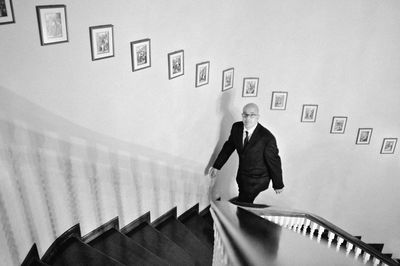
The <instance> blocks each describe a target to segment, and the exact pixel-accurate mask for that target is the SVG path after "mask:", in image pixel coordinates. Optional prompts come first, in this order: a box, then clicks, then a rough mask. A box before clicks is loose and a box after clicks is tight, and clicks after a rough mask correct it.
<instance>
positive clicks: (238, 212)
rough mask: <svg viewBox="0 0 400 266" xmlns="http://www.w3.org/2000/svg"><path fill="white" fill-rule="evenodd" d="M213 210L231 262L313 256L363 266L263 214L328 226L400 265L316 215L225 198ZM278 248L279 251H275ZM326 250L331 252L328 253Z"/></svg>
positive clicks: (256, 262) (282, 261) (254, 262)
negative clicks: (252, 204) (295, 218)
mask: <svg viewBox="0 0 400 266" xmlns="http://www.w3.org/2000/svg"><path fill="white" fill-rule="evenodd" d="M211 209H212V215H213V219H214V221H215V229H216V230H217V231H218V234H219V235H220V236H219V237H220V240H221V241H222V242H224V243H223V246H224V251H225V252H226V254H227V255H228V260H229V262H230V264H231V265H265V264H266V263H268V264H271V265H286V263H288V261H290V260H291V259H295V258H296V260H297V262H300V261H301V260H303V262H304V263H306V262H307V260H308V259H310V260H314V261H315V260H317V261H318V262H319V263H322V264H324V265H328V264H329V263H328V257H327V256H330V260H332V262H331V263H334V264H336V265H342V264H341V263H344V265H362V261H361V260H353V259H350V258H348V257H346V256H344V255H343V254H338V253H336V252H332V250H329V249H326V247H325V246H322V245H320V244H318V245H317V246H316V245H315V244H316V243H317V242H316V241H309V240H308V239H306V238H304V237H302V236H300V235H299V234H293V232H292V231H290V230H285V229H284V230H282V227H281V226H279V225H277V224H274V223H271V222H269V221H268V220H266V219H263V218H261V217H263V216H287V217H300V218H305V219H309V220H310V221H312V222H314V223H316V224H318V225H320V226H322V227H324V228H326V229H327V230H329V232H332V233H334V234H336V235H337V236H340V237H341V238H343V239H344V240H346V241H347V242H350V243H352V244H353V245H354V246H356V247H359V248H361V249H362V250H363V251H364V252H367V253H368V254H370V255H371V256H372V257H374V258H378V259H379V260H380V262H381V263H384V264H386V265H398V263H397V262H395V261H394V260H392V259H389V258H386V257H385V256H383V255H382V254H381V253H380V252H378V251H376V250H375V249H373V248H372V247H370V246H369V245H367V244H365V243H364V242H362V241H361V240H359V239H358V238H356V237H354V236H352V235H350V234H349V233H347V232H345V231H344V230H342V229H340V228H339V227H337V226H335V225H334V224H332V223H330V222H329V221H327V220H325V219H323V218H321V217H319V216H317V215H314V214H310V213H305V212H300V211H293V210H286V209H279V208H273V207H259V206H258V207H254V208H253V207H250V206H249V205H246V206H236V205H233V204H231V203H229V202H226V201H214V200H212V201H211ZM250 213H251V215H253V216H252V217H251V216H250ZM247 220H249V221H247ZM257 230H259V233H257ZM279 230H282V231H279ZM289 239H290V240H289ZM283 241H285V242H290V243H285V242H283ZM295 243H297V245H296V244H295ZM290 245H292V246H293V245H296V247H293V248H294V249H293V250H291V252H292V254H291V255H289V254H290V253H287V252H288V247H287V246H290ZM321 248H322V249H321ZM274 249H276V250H274ZM278 250H279V251H278ZM275 251H276V252H277V254H274V252H275ZM327 251H329V252H328V253H327ZM302 252H304V253H307V254H309V256H310V258H307V259H304V258H303V257H301V256H300V255H299V253H302ZM323 254H324V255H323ZM288 256H292V257H293V258H288ZM321 256H322V257H321ZM325 260H326V261H325Z"/></svg>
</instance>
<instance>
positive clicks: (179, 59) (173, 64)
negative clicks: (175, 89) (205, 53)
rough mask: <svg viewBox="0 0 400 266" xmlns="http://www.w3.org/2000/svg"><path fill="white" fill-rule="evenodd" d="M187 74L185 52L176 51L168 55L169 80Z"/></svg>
mask: <svg viewBox="0 0 400 266" xmlns="http://www.w3.org/2000/svg"><path fill="white" fill-rule="evenodd" d="M184 74H185V52H184V50H178V51H174V52H171V53H169V54H168V78H169V79H174V78H177V77H180V76H183V75H184Z"/></svg>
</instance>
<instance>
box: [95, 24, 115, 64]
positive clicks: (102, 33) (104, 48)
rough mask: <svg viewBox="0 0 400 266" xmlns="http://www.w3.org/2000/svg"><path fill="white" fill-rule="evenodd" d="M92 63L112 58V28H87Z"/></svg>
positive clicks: (109, 25)
mask: <svg viewBox="0 0 400 266" xmlns="http://www.w3.org/2000/svg"><path fill="white" fill-rule="evenodd" d="M89 35H90V51H91V55H92V61H96V60H101V59H105V58H110V57H114V26H113V25H111V24H108V25H99V26H91V27H89Z"/></svg>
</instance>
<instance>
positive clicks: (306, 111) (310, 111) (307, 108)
mask: <svg viewBox="0 0 400 266" xmlns="http://www.w3.org/2000/svg"><path fill="white" fill-rule="evenodd" d="M317 111H318V105H317V104H303V111H302V113H301V122H315V121H316V120H317Z"/></svg>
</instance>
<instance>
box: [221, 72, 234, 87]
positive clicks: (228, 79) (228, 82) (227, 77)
mask: <svg viewBox="0 0 400 266" xmlns="http://www.w3.org/2000/svg"><path fill="white" fill-rule="evenodd" d="M234 71H235V70H234V69H233V67H232V68H228V69H225V70H224V71H222V91H226V90H229V89H232V88H233V78H234V77H233V74H234Z"/></svg>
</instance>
